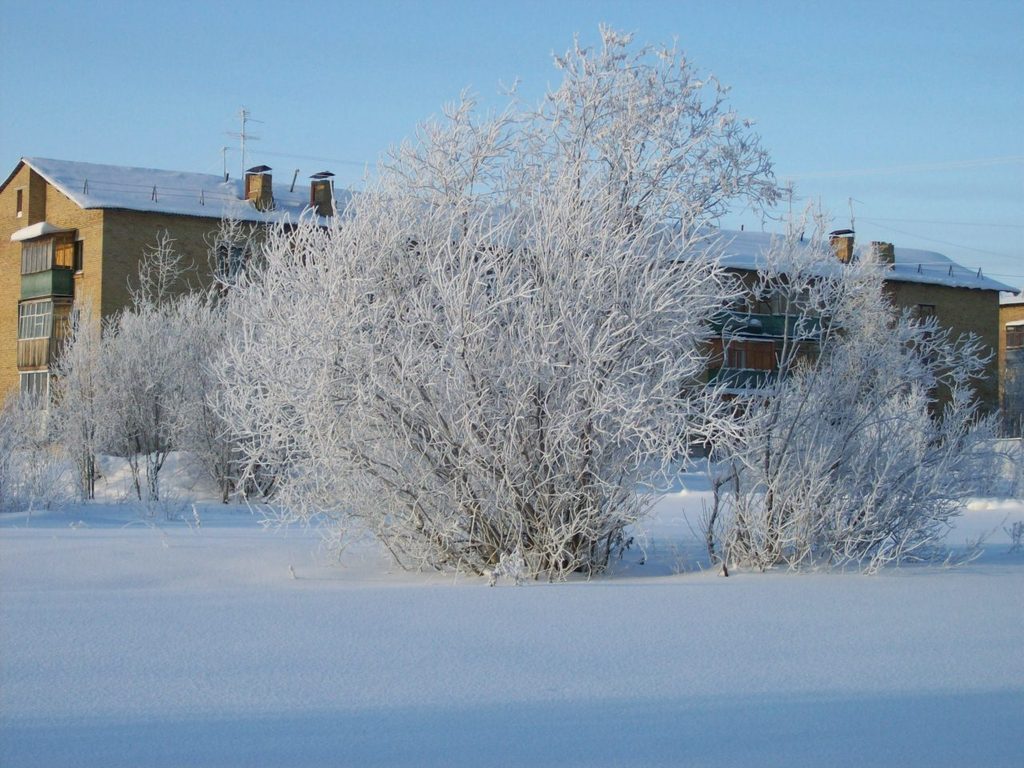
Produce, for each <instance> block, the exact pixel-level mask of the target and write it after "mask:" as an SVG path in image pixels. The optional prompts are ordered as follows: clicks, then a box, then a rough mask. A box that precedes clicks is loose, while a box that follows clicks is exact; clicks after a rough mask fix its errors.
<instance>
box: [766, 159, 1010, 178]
mask: <svg viewBox="0 0 1024 768" xmlns="http://www.w3.org/2000/svg"><path fill="white" fill-rule="evenodd" d="M1018 163H1024V155H1005V156H1003V157H983V158H979V159H976V160H952V161H950V162H946V163H918V164H915V165H890V166H884V167H878V168H853V169H849V170H845V171H809V172H807V173H776V176H778V177H780V178H786V179H841V178H847V177H850V176H881V175H885V174H890V173H916V172H921V171H951V170H958V169H961V168H983V167H987V166H994V165H1016V164H1018Z"/></svg>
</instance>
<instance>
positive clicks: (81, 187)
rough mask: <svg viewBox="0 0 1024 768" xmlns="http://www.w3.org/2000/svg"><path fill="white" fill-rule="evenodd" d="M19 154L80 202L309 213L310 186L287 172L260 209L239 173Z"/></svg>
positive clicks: (187, 212) (285, 216)
mask: <svg viewBox="0 0 1024 768" xmlns="http://www.w3.org/2000/svg"><path fill="white" fill-rule="evenodd" d="M22 160H23V161H24V162H25V163H27V164H28V165H30V166H31V167H32V168H33V169H35V171H36V172H37V173H38V174H39V175H40V176H42V177H43V178H44V179H46V180H47V181H48V182H50V183H51V184H53V185H54V186H55V187H57V189H59V190H60V191H61V192H63V193H64V194H65V195H67V196H68V197H69V198H70V199H71V200H73V201H74V202H75V203H76V204H77V205H78V206H80V207H82V208H120V209H125V210H131V211H151V212H159V213H173V214H180V215H183V216H201V217H204V218H214V219H220V218H222V217H224V216H232V217H233V218H236V219H239V220H242V221H266V222H278V221H296V220H297V219H298V218H299V217H300V216H302V215H303V214H304V213H305V214H306V215H310V214H309V211H308V208H309V187H308V186H296V187H295V191H294V192H290V191H289V189H290V188H291V177H290V176H289V178H288V179H287V180H286V181H285V180H284V179H282V178H281V177H278V178H277V180H276V181H275V183H274V184H273V191H274V209H273V210H270V211H260V210H257V209H256V208H254V207H253V206H252V205H251V204H250V203H248V202H246V201H245V200H243V199H242V196H243V190H242V180H241V179H230V180H229V181H226V182H225V181H224V178H223V177H222V176H218V175H215V174H209V173H189V172H185V171H165V170H159V169H156V168H133V167H128V166H120V165H102V164H99V163H82V162H78V161H73V160H54V159H51V158H45V157H24V158H22ZM282 181H284V183H282ZM335 195H336V197H337V198H338V203H337V205H338V208H339V210H340V209H343V208H344V207H345V204H346V203H347V200H348V193H347V192H342V191H336V193H335Z"/></svg>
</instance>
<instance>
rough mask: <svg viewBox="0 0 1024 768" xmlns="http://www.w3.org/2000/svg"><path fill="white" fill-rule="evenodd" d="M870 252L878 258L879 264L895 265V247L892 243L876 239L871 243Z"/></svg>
mask: <svg viewBox="0 0 1024 768" xmlns="http://www.w3.org/2000/svg"><path fill="white" fill-rule="evenodd" d="M871 253H873V254H874V256H875V258H876V259H878V263H879V264H885V265H887V266H889V267H893V266H895V265H896V248H895V247H894V246H893V244H892V243H882V242H879V241H877V240H876V241H874V242H872V243H871Z"/></svg>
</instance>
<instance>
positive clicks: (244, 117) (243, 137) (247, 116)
mask: <svg viewBox="0 0 1024 768" xmlns="http://www.w3.org/2000/svg"><path fill="white" fill-rule="evenodd" d="M238 117H239V119H240V120H241V121H242V130H241V131H239V132H238V133H235V132H233V131H232V132H230V133H228V136H232V137H234V138H236V139H238V141H239V143H240V144H241V150H242V173H241V175H240V176H239V178H245V166H246V165H247V163H246V162H245V142H246V141H259V138H260V137H259V136H254V135H253V134H251V133H248V132H247V131H246V126H247V125H248V124H249V123H262V122H263V121H262V120H257V119H256V118H254V117H253V116H252V113H251V112H249V110H248V109H246V108H245V107H242V108H241V109H240V110H238Z"/></svg>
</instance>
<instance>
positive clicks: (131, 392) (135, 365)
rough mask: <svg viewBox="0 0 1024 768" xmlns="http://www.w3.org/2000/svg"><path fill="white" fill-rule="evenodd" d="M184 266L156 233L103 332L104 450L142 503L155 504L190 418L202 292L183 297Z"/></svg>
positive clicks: (198, 360) (166, 240)
mask: <svg viewBox="0 0 1024 768" xmlns="http://www.w3.org/2000/svg"><path fill="white" fill-rule="evenodd" d="M187 270H188V268H187V266H186V265H184V264H183V263H182V260H181V256H180V254H179V253H178V252H177V251H176V250H175V248H174V241H173V240H172V239H171V238H169V237H167V236H166V235H162V236H160V237H159V238H158V240H157V243H156V245H155V246H154V247H153V248H151V249H150V250H149V251H148V252H147V253H146V254H145V255H144V257H143V259H142V261H141V262H140V267H139V281H138V283H137V284H136V285H134V286H133V287H132V291H131V296H132V302H131V304H130V306H128V307H126V308H125V309H124V310H123V311H121V312H120V313H118V314H117V315H115V316H114V317H113V318H112V319H111V320H110V321H108V323H107V325H106V327H105V328H104V331H103V339H102V345H101V349H102V352H101V356H100V366H101V370H102V375H103V379H104V380H103V386H102V390H101V394H100V397H99V400H100V405H99V410H100V412H101V413H102V419H103V424H104V444H105V448H106V450H108V451H109V452H111V453H114V454H116V455H119V456H124V457H125V458H126V459H127V460H128V465H129V467H130V468H131V471H132V479H133V482H134V490H135V493H136V495H137V497H138V498H139V499H140V500H150V501H157V500H159V499H160V471H161V469H162V468H163V465H164V462H165V461H166V459H167V455H168V454H169V453H170V452H171V451H172V450H174V449H175V448H176V446H177V443H178V440H179V437H180V435H181V434H182V432H183V430H184V428H185V424H186V423H187V422H188V419H189V417H190V406H191V404H192V401H191V399H190V396H191V393H192V391H193V389H192V386H193V379H194V377H195V376H196V375H197V371H198V370H199V368H200V365H201V350H200V349H199V348H198V347H197V345H196V344H195V336H196V330H195V328H196V319H197V318H198V317H199V316H200V311H201V307H202V305H203V302H204V301H205V299H204V297H203V296H202V295H201V294H197V293H184V294H183V293H181V291H182V288H183V286H184V276H185V274H186V272H187Z"/></svg>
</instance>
